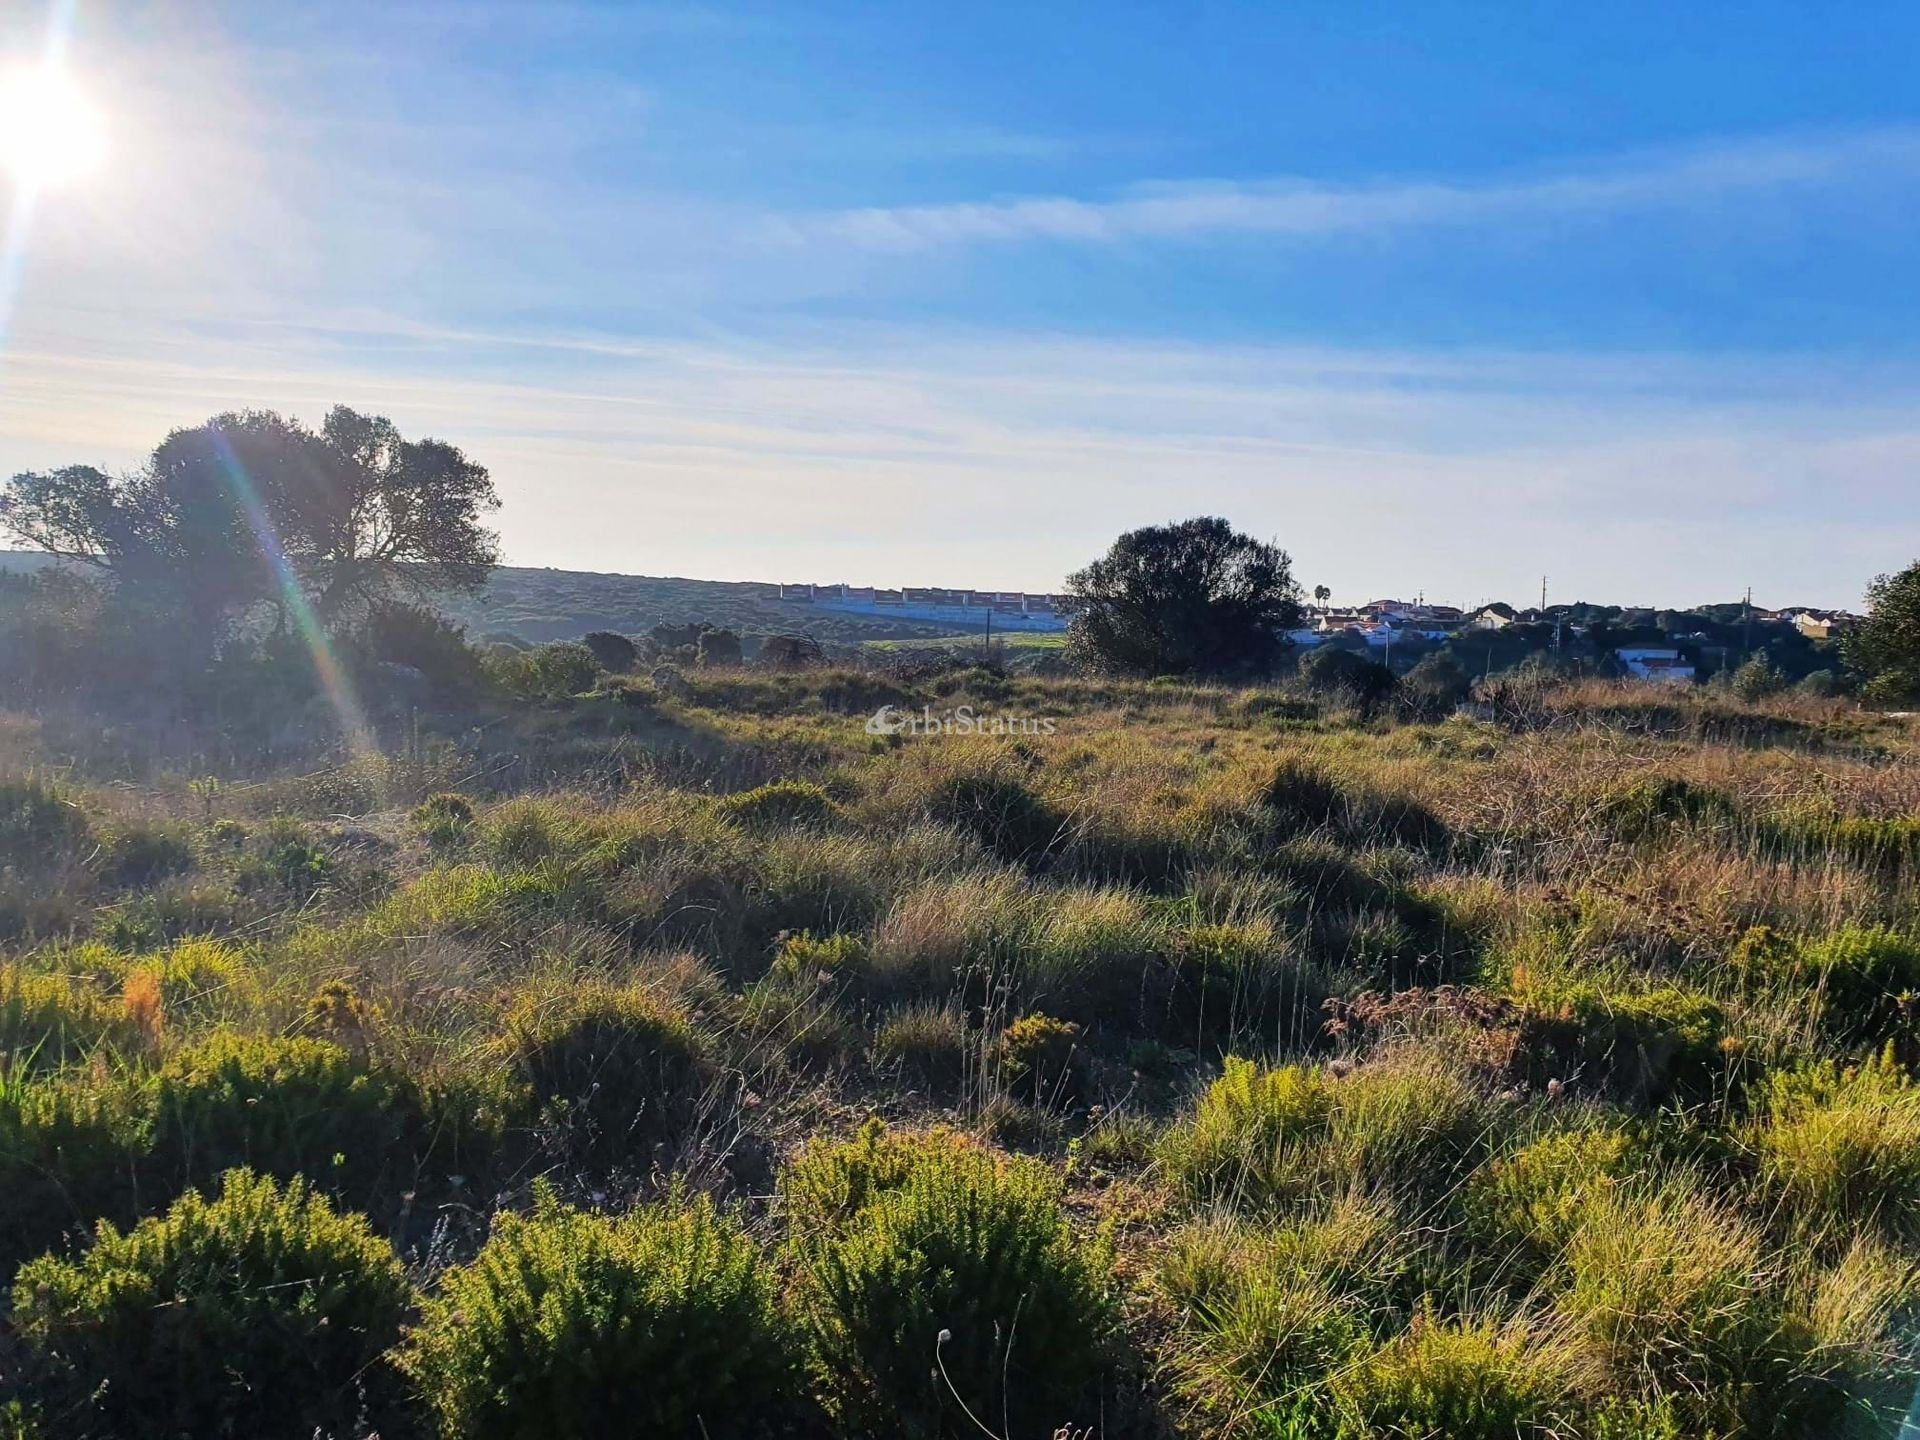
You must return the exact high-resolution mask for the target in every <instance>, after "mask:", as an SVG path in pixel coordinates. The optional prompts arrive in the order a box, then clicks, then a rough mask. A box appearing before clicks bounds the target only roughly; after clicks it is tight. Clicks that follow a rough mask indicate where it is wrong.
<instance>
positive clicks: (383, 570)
mask: <svg viewBox="0 0 1920 1440" xmlns="http://www.w3.org/2000/svg"><path fill="white" fill-rule="evenodd" d="M498 504H499V501H498V499H497V497H496V496H495V494H494V490H493V482H492V481H491V480H490V479H489V478H488V475H487V472H486V470H485V469H484V468H482V467H481V466H479V465H477V464H475V463H474V462H472V461H471V460H469V459H467V457H466V456H465V455H463V454H462V453H461V452H460V451H459V450H458V449H457V448H455V447H454V446H452V445H449V444H447V443H445V442H444V441H439V440H419V441H409V440H406V439H403V438H402V437H401V435H400V434H399V432H398V431H397V430H396V429H395V428H394V426H393V423H392V422H391V421H389V420H386V419H384V418H381V417H378V416H368V415H361V414H358V413H357V412H355V411H352V410H349V409H346V408H345V407H339V408H336V409H335V410H334V411H333V412H332V413H331V414H329V415H328V416H327V419H326V423H325V424H324V425H323V426H322V427H321V429H320V430H319V431H318V432H317V433H316V432H315V431H312V430H310V429H308V428H307V427H305V426H303V425H301V424H300V423H299V422H298V421H296V420H289V419H286V418H284V417H282V416H280V415H277V414H274V413H273V412H271V411H248V412H244V413H229V414H225V415H218V416H215V417H214V418H213V419H211V420H209V421H208V422H207V423H206V424H204V425H197V426H194V427H192V428H190V429H184V430H176V431H174V432H173V433H172V434H170V435H169V436H167V438H166V439H165V440H163V441H161V443H160V444H159V446H158V447H156V448H155V450H154V452H153V454H152V456H151V457H150V458H149V459H148V461H147V463H146V464H145V465H144V466H142V467H141V468H140V469H139V470H138V471H136V472H134V473H132V474H130V475H126V476H122V477H119V478H114V477H110V476H108V475H106V474H105V473H103V472H102V471H99V470H96V469H94V468H92V467H90V466H78V465H77V466H68V467H66V468H64V469H60V470H53V471H47V472H39V473H29V474H22V475H16V476H14V477H13V479H12V480H11V481H9V482H7V484H6V486H5V487H4V489H0V529H4V530H5V531H7V532H8V533H10V534H12V535H13V536H14V537H15V538H17V539H19V540H22V541H24V542H26V543H27V544H29V545H33V546H36V547H38V548H40V549H43V550H46V551H48V552H50V553H52V554H54V555H58V556H61V557H62V558H64V559H67V560H71V561H77V562H80V563H83V564H86V565H91V566H94V567H96V568H98V569H101V570H103V571H106V572H108V573H109V574H111V576H112V577H113V579H114V582H115V584H116V586H117V588H119V589H120V590H121V591H122V592H124V593H125V594H127V595H128V596H130V597H132V598H136V599H139V600H141V601H143V602H146V603H149V604H152V605H155V606H157V607H158V608H161V609H163V610H166V611H169V612H173V613H178V614H179V615H181V617H182V618H183V619H185V620H186V621H187V622H188V623H189V624H191V625H193V626H194V627H195V630H196V631H197V632H199V633H203V634H206V635H208V636H209V637H211V636H212V634H213V633H214V632H215V631H217V630H218V629H219V627H220V625H221V624H222V623H223V622H225V621H228V620H230V619H232V618H233V617H234V616H235V615H237V614H239V613H241V612H243V611H245V610H247V609H249V608H251V607H253V606H254V605H256V604H259V603H261V602H273V603H281V602H284V601H285V600H286V599H287V598H288V595H289V592H290V591H291V590H298V591H299V592H300V593H301V594H302V597H303V598H304V599H306V600H307V601H309V602H310V603H311V604H312V605H313V606H314V608H315V609H316V610H317V611H319V612H320V614H321V615H322V616H323V617H325V618H327V619H329V620H333V621H339V620H344V619H349V618H352V617H354V616H356V615H359V614H363V613H365V612H366V611H367V610H368V609H370V608H372V607H374V606H376V605H378V604H380V603H382V602H384V601H386V600H390V599H394V598H398V597H400V596H404V595H413V596H420V595H424V594H427V593H430V592H433V591H439V590H462V589H467V590H470V589H475V588H478V586H479V585H480V584H482V583H483V582H484V581H485V579H486V576H487V574H488V572H489V571H490V570H491V569H492V567H493V566H494V565H495V564H496V563H497V561H498V558H499V550H498V543H497V540H496V537H495V536H494V534H493V533H492V532H491V531H490V530H488V529H486V528H485V526H484V525H483V524H482V519H483V517H484V516H485V515H486V514H487V512H489V511H491V510H492V509H494V508H496V507H497V506H498Z"/></svg>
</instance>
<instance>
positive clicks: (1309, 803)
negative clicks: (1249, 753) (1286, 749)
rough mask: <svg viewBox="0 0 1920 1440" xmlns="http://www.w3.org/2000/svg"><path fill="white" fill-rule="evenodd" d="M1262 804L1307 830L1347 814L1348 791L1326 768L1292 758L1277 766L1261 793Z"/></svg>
mask: <svg viewBox="0 0 1920 1440" xmlns="http://www.w3.org/2000/svg"><path fill="white" fill-rule="evenodd" d="M1259 800H1260V803H1261V804H1262V805H1263V806H1265V807H1266V808H1267V810H1269V811H1271V812H1272V813H1273V814H1274V815H1276V816H1278V817H1281V818H1282V819H1283V820H1285V821H1286V822H1288V823H1289V824H1291V825H1293V826H1295V827H1297V828H1300V829H1306V830H1312V829H1318V828H1319V827H1321V826H1323V825H1332V824H1334V823H1335V822H1337V821H1339V820H1340V819H1342V818H1343V817H1344V816H1345V815H1346V813H1347V796H1346V791H1345V790H1344V789H1342V788H1341V786H1340V783H1339V782H1338V781H1337V780H1335V779H1334V778H1333V776H1332V775H1330V774H1329V773H1328V772H1327V771H1326V770H1325V769H1324V768H1323V767H1321V766H1320V765H1317V764H1315V763H1314V762H1312V761H1310V760H1303V759H1301V758H1299V757H1298V756H1294V755H1289V756H1287V757H1286V758H1285V759H1283V760H1282V761H1281V762H1280V763H1279V764H1278V765H1277V766H1275V767H1274V772H1273V774H1272V775H1271V776H1269V777H1268V779H1267V782H1266V784H1265V785H1263V786H1261V788H1260V792H1259Z"/></svg>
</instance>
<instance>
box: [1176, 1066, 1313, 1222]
mask: <svg viewBox="0 0 1920 1440" xmlns="http://www.w3.org/2000/svg"><path fill="white" fill-rule="evenodd" d="M1331 1088H1332V1087H1331V1086H1330V1085H1329V1084H1328V1081H1327V1078H1326V1075H1325V1072H1323V1071H1321V1070H1319V1069H1314V1068H1309V1067H1306V1066H1301V1065H1283V1066H1279V1067H1277V1068H1274V1069H1263V1068H1262V1067H1261V1066H1259V1065H1256V1064H1254V1063H1253V1062H1252V1061H1251V1060H1242V1059H1239V1058H1237V1057H1233V1056H1229V1057H1228V1059H1227V1062H1226V1071H1225V1073H1224V1074H1223V1075H1221V1077H1220V1078H1219V1079H1218V1080H1215V1081H1214V1082H1213V1083H1212V1084H1211V1085H1209V1086H1208V1087H1207V1090H1206V1093H1205V1094H1203V1095H1202V1096H1201V1097H1200V1100H1199V1103H1198V1104H1197V1105H1196V1106H1195V1107H1194V1111H1193V1114H1192V1115H1191V1116H1190V1117H1189V1118H1188V1119H1187V1120H1186V1121H1185V1123H1183V1124H1181V1125H1178V1126H1176V1127H1174V1128H1173V1129H1172V1130H1169V1131H1168V1132H1167V1136H1166V1139H1165V1140H1164V1142H1163V1145H1162V1159H1163V1160H1164V1162H1165V1164H1166V1167H1167V1171H1168V1173H1169V1174H1170V1175H1171V1176H1172V1177H1173V1178H1174V1180H1175V1181H1177V1182H1178V1183H1179V1184H1180V1185H1181V1186H1182V1188H1184V1189H1185V1190H1186V1191H1187V1192H1188V1193H1189V1194H1191V1195H1192V1196H1193V1197H1194V1198H1196V1199H1220V1198H1230V1199H1234V1200H1237V1201H1243V1202H1245V1203H1248V1204H1250V1205H1253V1206H1261V1205H1265V1204H1269V1203H1273V1202H1275V1201H1282V1200H1287V1199H1292V1198H1296V1197H1297V1196H1299V1195H1300V1194H1302V1193H1304V1191H1305V1190H1306V1188H1307V1187H1308V1186H1310V1185H1311V1184H1312V1182H1313V1180H1314V1178H1315V1177H1313V1176H1312V1175H1311V1174H1309V1173H1308V1170H1307V1167H1306V1165H1305V1163H1303V1162H1304V1160H1305V1157H1306V1156H1307V1154H1308V1152H1309V1151H1310V1150H1311V1149H1313V1148H1314V1147H1315V1146H1317V1145H1319V1144H1320V1143H1321V1142H1322V1141H1323V1140H1324V1138H1325V1137H1326V1135H1327V1133H1328V1131H1329V1130H1330V1129H1331V1128H1332V1124H1333V1096H1332V1094H1331Z"/></svg>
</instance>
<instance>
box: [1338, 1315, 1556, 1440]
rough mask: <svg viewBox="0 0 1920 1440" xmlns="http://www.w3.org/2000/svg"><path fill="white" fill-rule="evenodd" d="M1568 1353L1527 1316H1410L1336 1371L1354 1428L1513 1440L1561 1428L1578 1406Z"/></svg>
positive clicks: (1452, 1439) (1369, 1432) (1454, 1439)
mask: <svg viewBox="0 0 1920 1440" xmlns="http://www.w3.org/2000/svg"><path fill="white" fill-rule="evenodd" d="M1574 1368H1575V1360H1574V1357H1572V1356H1571V1355H1569V1354H1568V1353H1567V1347H1566V1346H1565V1345H1563V1344H1556V1343H1555V1341H1554V1340H1553V1338H1552V1337H1551V1336H1549V1335H1545V1334H1541V1333H1539V1332H1538V1331H1537V1330H1536V1329H1535V1327H1530V1326H1528V1325H1525V1324H1520V1323H1511V1324H1507V1325H1499V1324H1494V1323H1491V1322H1487V1321H1472V1320H1453V1321H1442V1320H1437V1319H1435V1318H1434V1317H1433V1316H1432V1315H1431V1314H1429V1313H1422V1314H1420V1315H1417V1316H1415V1317H1414V1323H1413V1325H1412V1327H1411V1328H1410V1329H1408V1330H1407V1331H1406V1332H1405V1333H1403V1334H1401V1335H1398V1336H1395V1337H1394V1338H1393V1339H1392V1340H1389V1341H1388V1342H1387V1343H1386V1344H1384V1345H1382V1346H1381V1347H1380V1348H1379V1349H1377V1350H1375V1351H1373V1352H1372V1353H1371V1354H1369V1355H1368V1356H1366V1358H1365V1359H1364V1360H1362V1361H1361V1362H1360V1363H1358V1364H1355V1365H1351V1366H1348V1367H1346V1368H1344V1369H1342V1370H1340V1371H1339V1372H1337V1374H1336V1375H1335V1377H1334V1381H1333V1390H1334V1395H1335V1398H1336V1402H1337V1404H1338V1406H1339V1408H1340V1410H1341V1411H1342V1412H1344V1414H1343V1416H1342V1419H1343V1420H1344V1421H1345V1425H1346V1430H1347V1433H1350V1434H1353V1435H1355V1436H1374V1435H1380V1436H1418V1437H1428V1436H1432V1437H1445V1440H1515V1437H1519V1436H1537V1437H1540V1440H1545V1437H1547V1436H1549V1435H1552V1434H1555V1433H1562V1427H1563V1425H1564V1424H1565V1422H1566V1420H1567V1419H1568V1418H1569V1415H1570V1413H1571V1412H1572V1411H1573V1410H1574V1409H1575V1408H1576V1407H1575V1401H1574V1397H1573V1390H1574V1373H1573V1372H1574Z"/></svg>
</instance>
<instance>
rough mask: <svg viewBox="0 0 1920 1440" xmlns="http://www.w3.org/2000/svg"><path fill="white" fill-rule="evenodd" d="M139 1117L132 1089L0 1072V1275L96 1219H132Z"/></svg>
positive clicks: (141, 1111)
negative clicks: (3, 1179)
mask: <svg viewBox="0 0 1920 1440" xmlns="http://www.w3.org/2000/svg"><path fill="white" fill-rule="evenodd" d="M145 1122H146V1106H145V1095H144V1093H143V1092H141V1091H139V1090H138V1089H136V1088H134V1087H131V1086H127V1085H114V1084H103V1083H100V1082H98V1081H96V1080H93V1079H92V1078H90V1077H83V1076H80V1075H62V1076H58V1077H49V1078H39V1079H24V1078H22V1077H20V1076H18V1075H8V1074H6V1073H5V1072H4V1071H0V1176H4V1177H6V1178H5V1182H4V1183H0V1274H5V1275H11V1274H12V1273H13V1271H14V1269H15V1268H16V1267H17V1266H18V1265H20V1264H21V1263H22V1262H23V1261H25V1260H27V1259H29V1258H30V1257H31V1256H34V1255H37V1254H39V1253H40V1252H41V1251H43V1250H49V1249H53V1248H55V1247H57V1246H59V1245H61V1244H62V1243H63V1242H64V1241H65V1240H66V1239H67V1238H69V1237H70V1236H73V1235H76V1234H80V1233H84V1232H86V1231H89V1230H91V1229H92V1227H93V1225H94V1223H95V1222H96V1221H97V1220H100V1219H101V1218H103V1217H112V1218H115V1219H125V1218H131V1217H132V1215H133V1214H134V1213H135V1212H134V1211H133V1208H132V1207H133V1199H134V1194H135V1187H134V1185H133V1179H132V1177H133V1174H134V1170H135V1165H136V1162H137V1161H138V1160H139V1159H140V1157H141V1156H142V1154H143V1153H144V1151H145V1147H146V1135H145Z"/></svg>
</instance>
